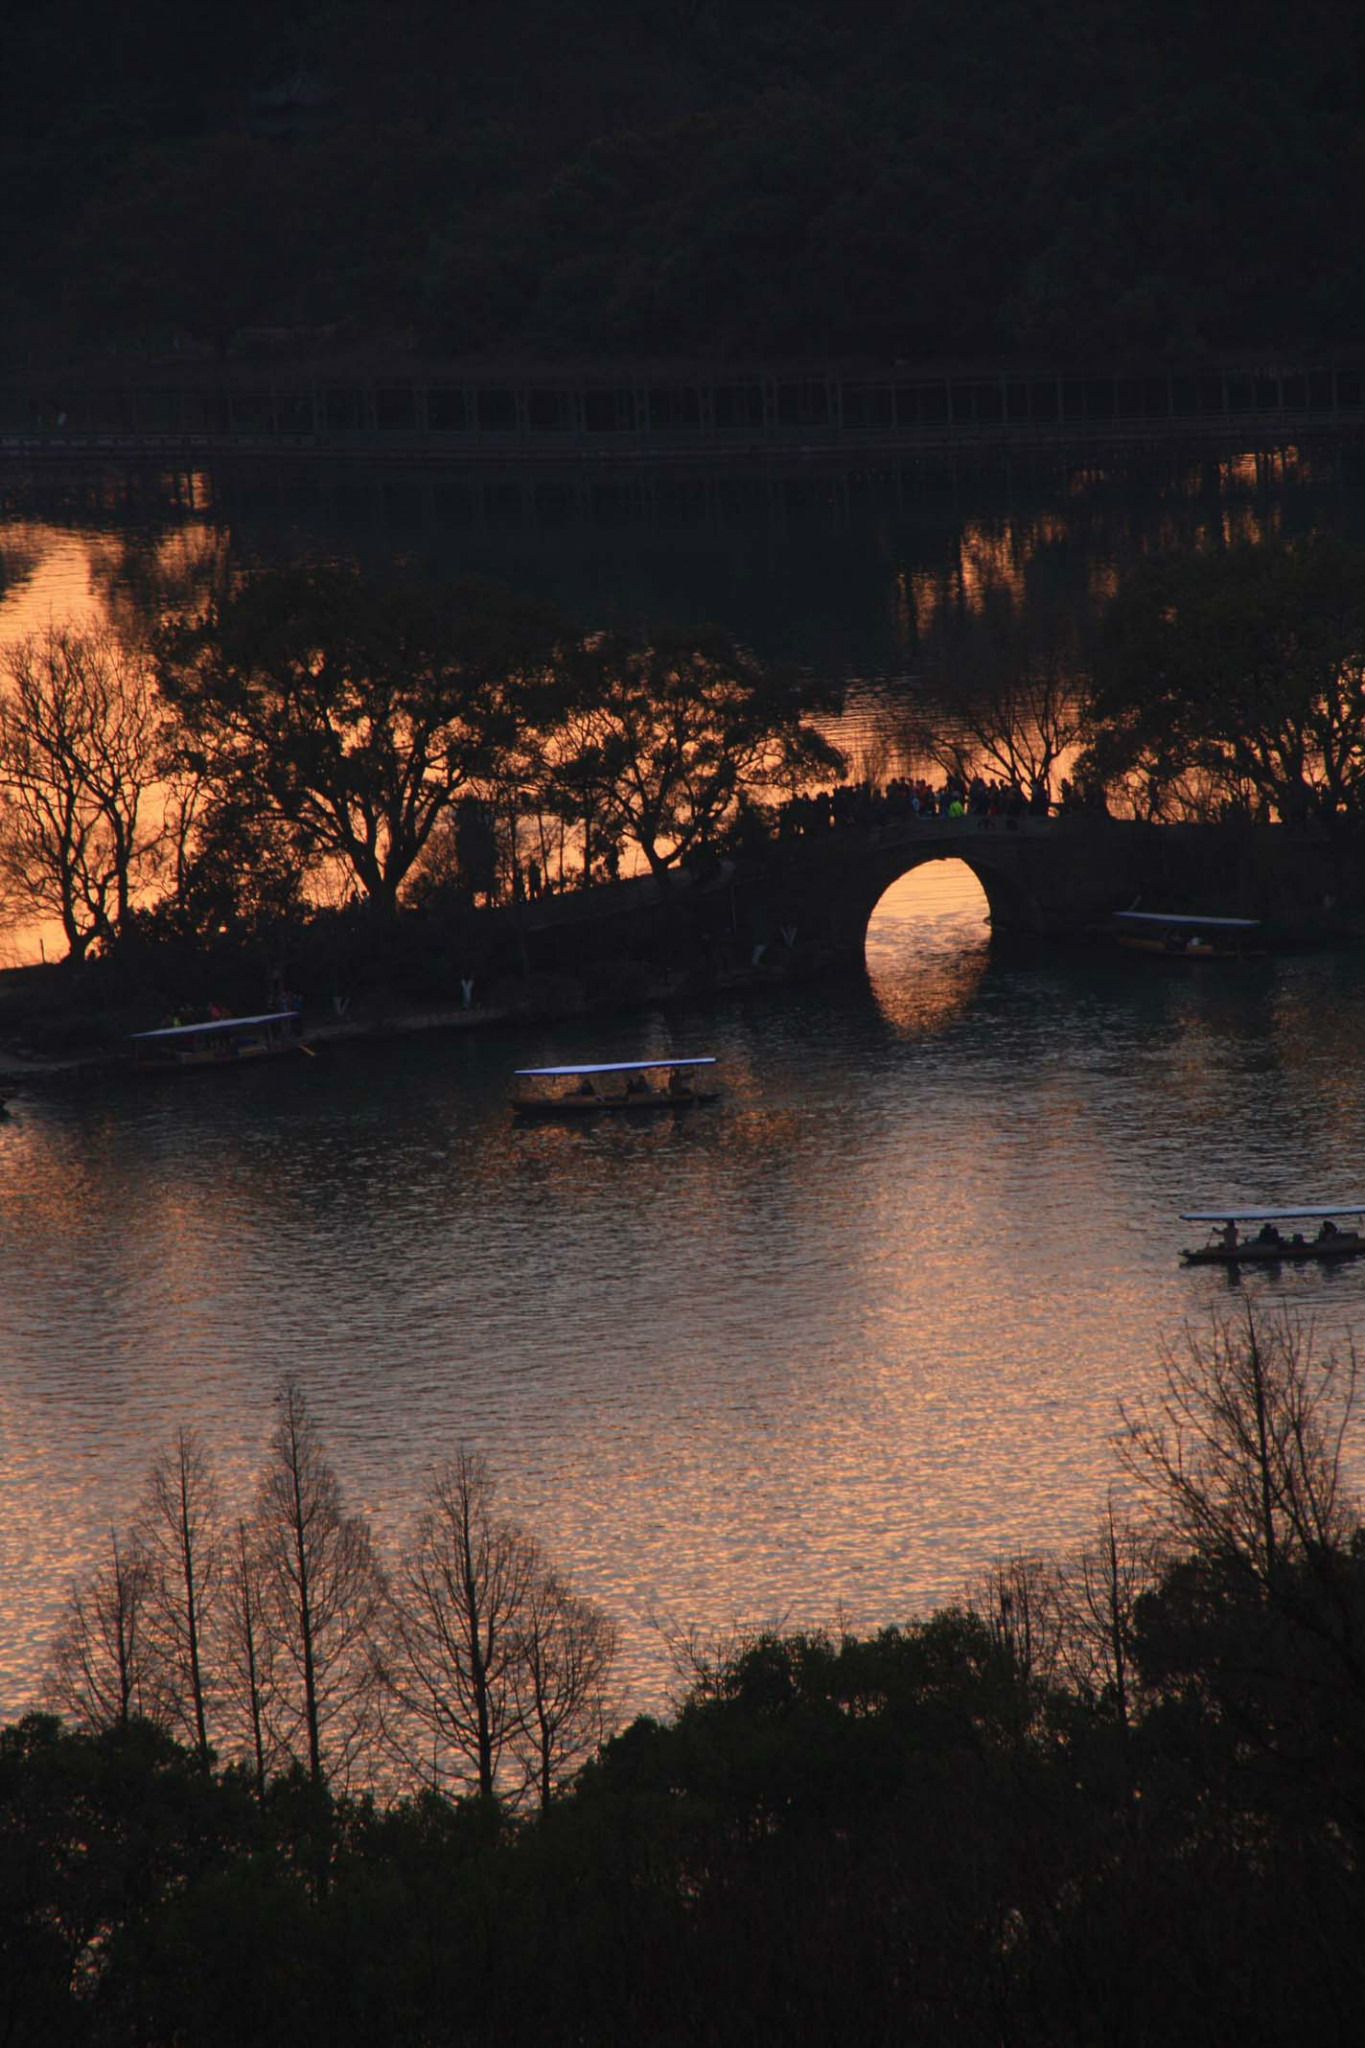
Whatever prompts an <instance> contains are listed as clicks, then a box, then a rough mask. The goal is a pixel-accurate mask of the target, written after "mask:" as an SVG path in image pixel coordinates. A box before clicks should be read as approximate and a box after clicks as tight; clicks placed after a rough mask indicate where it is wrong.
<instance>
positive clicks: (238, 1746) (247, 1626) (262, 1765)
mask: <svg viewBox="0 0 1365 2048" xmlns="http://www.w3.org/2000/svg"><path fill="white" fill-rule="evenodd" d="M219 1622H220V1631H219V1651H220V1658H221V1665H220V1674H221V1684H222V1695H223V1701H222V1704H223V1716H224V1721H225V1724H226V1727H227V1729H228V1739H229V1741H230V1743H231V1745H232V1747H233V1749H234V1750H235V1752H236V1753H237V1754H238V1755H239V1756H241V1757H243V1758H244V1759H245V1760H246V1762H247V1764H248V1766H249V1768H250V1771H251V1777H252V1783H253V1784H254V1786H255V1788H256V1797H257V1798H258V1799H261V1800H264V1798H265V1791H266V1783H267V1780H268V1777H269V1773H270V1771H271V1769H272V1768H273V1765H274V1762H275V1747H274V1741H273V1738H272V1737H271V1734H270V1732H269V1716H270V1706H271V1702H272V1700H273V1696H274V1690H275V1658H274V1641H275V1639H274V1636H273V1634H272V1631H271V1630H270V1628H269V1627H268V1625H267V1620H266V1615H265V1604H264V1594H263V1589H262V1572H261V1555H260V1544H259V1542H258V1541H257V1536H256V1532H255V1530H254V1529H253V1528H252V1527H251V1526H250V1525H249V1524H248V1523H246V1522H245V1521H238V1522H237V1523H236V1525H235V1527H234V1528H233V1531H232V1535H231V1537H230V1538H229V1540H228V1543H227V1546H226V1550H225V1553H224V1560H223V1583H222V1601H221V1605H220V1610H219Z"/></svg>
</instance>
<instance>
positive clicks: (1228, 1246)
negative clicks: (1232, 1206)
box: [1222, 1216, 1237, 1252]
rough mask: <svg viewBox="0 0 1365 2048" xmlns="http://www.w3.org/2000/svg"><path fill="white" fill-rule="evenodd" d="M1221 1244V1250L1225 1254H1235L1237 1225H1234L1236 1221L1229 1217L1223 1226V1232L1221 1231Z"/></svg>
mask: <svg viewBox="0 0 1365 2048" xmlns="http://www.w3.org/2000/svg"><path fill="white" fill-rule="evenodd" d="M1222 1242H1223V1250H1224V1251H1225V1252H1235V1251H1236V1249H1237V1224H1236V1221H1235V1219H1234V1218H1233V1217H1231V1216H1229V1218H1228V1220H1227V1222H1226V1223H1225V1224H1224V1225H1223V1231H1222Z"/></svg>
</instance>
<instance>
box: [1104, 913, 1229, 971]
mask: <svg viewBox="0 0 1365 2048" xmlns="http://www.w3.org/2000/svg"><path fill="white" fill-rule="evenodd" d="M1114 923H1115V925H1116V926H1117V927H1118V942H1119V944H1120V945H1121V946H1123V947H1125V948H1126V949H1127V950H1128V951H1129V952H1132V953H1159V954H1160V955H1161V956H1162V958H1163V959H1166V960H1240V959H1241V958H1242V957H1243V955H1244V954H1245V953H1246V952H1248V950H1249V949H1250V948H1251V946H1252V943H1253V940H1254V937H1255V934H1256V933H1257V932H1258V931H1259V930H1260V919H1259V918H1255V917H1191V916H1189V915H1187V914H1186V913H1185V912H1183V911H1180V912H1176V911H1169V912H1168V911H1161V910H1119V911H1115V913H1114Z"/></svg>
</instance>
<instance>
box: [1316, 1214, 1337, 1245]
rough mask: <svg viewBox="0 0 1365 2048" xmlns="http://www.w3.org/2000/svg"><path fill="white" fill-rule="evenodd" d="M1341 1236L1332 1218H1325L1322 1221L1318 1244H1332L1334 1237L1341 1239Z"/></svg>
mask: <svg viewBox="0 0 1365 2048" xmlns="http://www.w3.org/2000/svg"><path fill="white" fill-rule="evenodd" d="M1340 1235H1341V1233H1340V1231H1339V1230H1338V1229H1337V1226H1336V1224H1335V1223H1334V1222H1333V1221H1332V1219H1331V1217H1330V1216H1324V1217H1323V1219H1322V1229H1321V1230H1320V1231H1319V1232H1318V1243H1319V1244H1330V1243H1331V1242H1332V1239H1333V1238H1334V1237H1339V1236H1340Z"/></svg>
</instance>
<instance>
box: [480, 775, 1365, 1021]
mask: <svg viewBox="0 0 1365 2048" xmlns="http://www.w3.org/2000/svg"><path fill="white" fill-rule="evenodd" d="M939 860H961V861H964V862H965V863H966V865H967V866H968V867H969V868H970V869H971V870H972V873H973V874H974V875H975V876H976V877H977V879H978V881H979V882H980V884H981V886H982V889H983V890H984V891H985V895H986V900H987V903H988V905H989V907H990V920H991V925H992V928H993V930H994V931H995V932H997V933H1001V934H1004V935H1018V936H1023V937H1031V938H1036V939H1043V940H1048V939H1054V940H1068V939H1078V938H1082V937H1084V936H1085V935H1086V934H1087V933H1089V932H1092V931H1093V930H1094V929H1095V928H1096V927H1097V926H1099V927H1101V928H1102V927H1103V925H1104V922H1105V920H1106V919H1107V918H1109V917H1111V916H1112V915H1113V913H1114V912H1115V911H1117V910H1125V909H1128V908H1131V907H1132V906H1134V905H1135V904H1141V906H1142V907H1143V908H1145V909H1148V910H1165V911H1172V912H1178V911H1185V912H1192V913H1197V914H1200V915H1203V916H1208V917H1212V916H1244V917H1255V918H1259V919H1260V920H1261V921H1262V924H1263V927H1264V935H1265V937H1266V939H1267V940H1268V941H1269V942H1270V943H1272V944H1273V943H1277V942H1278V943H1286V942H1298V943H1304V942H1311V941H1314V940H1323V939H1329V938H1334V937H1341V936H1343V935H1346V934H1351V935H1353V936H1361V935H1365V843H1363V842H1362V841H1361V840H1359V839H1345V838H1338V837H1332V836H1330V835H1329V834H1328V833H1326V832H1325V831H1323V830H1321V829H1320V828H1319V829H1297V830H1293V829H1290V828H1289V827H1286V826H1282V825H1271V826H1249V825H1241V826H1237V825H1136V824H1126V823H1120V822H1118V821H1115V820H1113V819H1109V818H1106V817H1092V816H1087V815H1077V816H1067V817H1061V818H1050V819H1041V818H1021V819H1019V820H1018V821H1017V823H1016V824H1015V825H1014V826H1010V825H1009V824H1008V823H1006V822H1005V821H1002V820H998V819H997V820H994V821H993V822H992V824H991V825H990V826H989V827H988V828H983V826H982V824H981V821H980V820H978V819H974V818H964V819H948V818H926V819H913V820H905V821H903V822H897V823H887V824H880V825H874V826H857V825H854V826H831V827H830V828H828V829H826V830H822V831H819V832H817V833H815V834H813V835H811V836H810V837H802V838H799V839H794V840H790V841H781V842H779V843H778V844H777V845H775V846H771V847H768V848H761V849H757V850H755V852H754V853H752V854H750V855H747V856H744V857H742V858H739V859H737V860H735V861H733V862H731V861H726V862H723V863H721V864H720V865H719V866H718V868H717V869H715V870H713V871H712V872H711V873H710V874H708V875H706V876H704V877H693V876H691V875H688V874H678V875H675V876H673V877H672V878H671V879H670V882H669V885H668V886H667V887H666V888H665V889H660V887H659V885H658V884H657V883H656V882H654V881H653V880H651V879H648V878H638V879H636V880H634V881H629V882H619V883H616V884H612V885H608V886H604V887H602V888H597V889H589V890H584V891H573V892H570V893H568V894H563V895H560V894H555V895H548V896H544V897H542V898H540V899H538V900H537V901H536V902H535V903H533V904H522V905H520V906H519V907H518V908H517V909H516V910H515V912H512V911H505V910H504V911H498V912H492V913H489V917H490V920H491V922H490V925H489V928H488V929H489V937H490V940H491V941H492V944H491V946H490V948H489V952H490V968H491V967H492V964H493V962H494V961H495V960H496V959H497V958H502V959H503V968H504V971H507V972H509V973H517V972H525V971H526V970H527V969H529V968H532V967H534V968H537V969H539V968H544V969H549V970H552V971H556V972H558V973H561V974H564V975H567V976H570V977H573V978H575V979H581V978H583V977H584V976H585V975H589V976H591V975H592V973H593V971H594V963H595V964H596V968H597V969H599V970H600V969H602V968H603V966H604V965H605V964H607V963H610V964H611V965H612V967H613V971H616V970H619V969H621V968H622V966H623V965H625V964H626V963H634V967H635V968H636V969H638V971H639V975H640V978H641V986H642V987H643V986H650V985H654V982H655V981H657V979H658V977H659V976H662V979H663V981H664V982H665V983H669V982H671V981H673V980H674V979H675V978H676V977H677V976H678V975H679V974H681V975H682V976H683V977H684V978H688V977H689V976H690V975H691V974H692V973H694V972H697V971H700V972H701V973H702V974H703V975H706V974H711V975H718V976H720V977H721V978H722V979H734V978H740V979H742V978H744V977H745V976H746V975H747V974H749V973H751V972H754V971H757V972H758V973H759V975H760V976H761V977H763V978H766V977H767V976H768V975H769V974H770V973H772V972H774V971H775V972H777V973H778V974H782V973H786V972H790V973H795V974H812V973H819V972H821V971H830V970H837V969H839V968H840V967H849V968H854V967H860V966H861V964H862V961H863V958H864V946H865V941H866V936H867V927H868V922H869V920H870V918H871V916H872V913H873V911H874V910H875V909H876V906H877V903H878V901H879V900H880V898H881V897H882V896H883V895H884V894H885V892H886V891H887V889H889V888H890V887H891V885H892V883H893V882H896V881H898V880H899V879H900V877H901V876H902V875H906V874H909V873H911V872H912V871H913V870H914V869H915V868H917V867H921V866H923V865H924V864H925V863H926V862H928V861H939ZM495 926H496V928H497V932H498V933H501V942H499V941H498V940H497V938H496V937H495V935H494V927H495ZM499 943H500V945H501V951H500V950H499ZM504 956H505V957H504ZM485 971H489V970H485ZM598 978H599V980H600V979H601V975H600V973H599V975H598ZM618 978H619V977H618Z"/></svg>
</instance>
